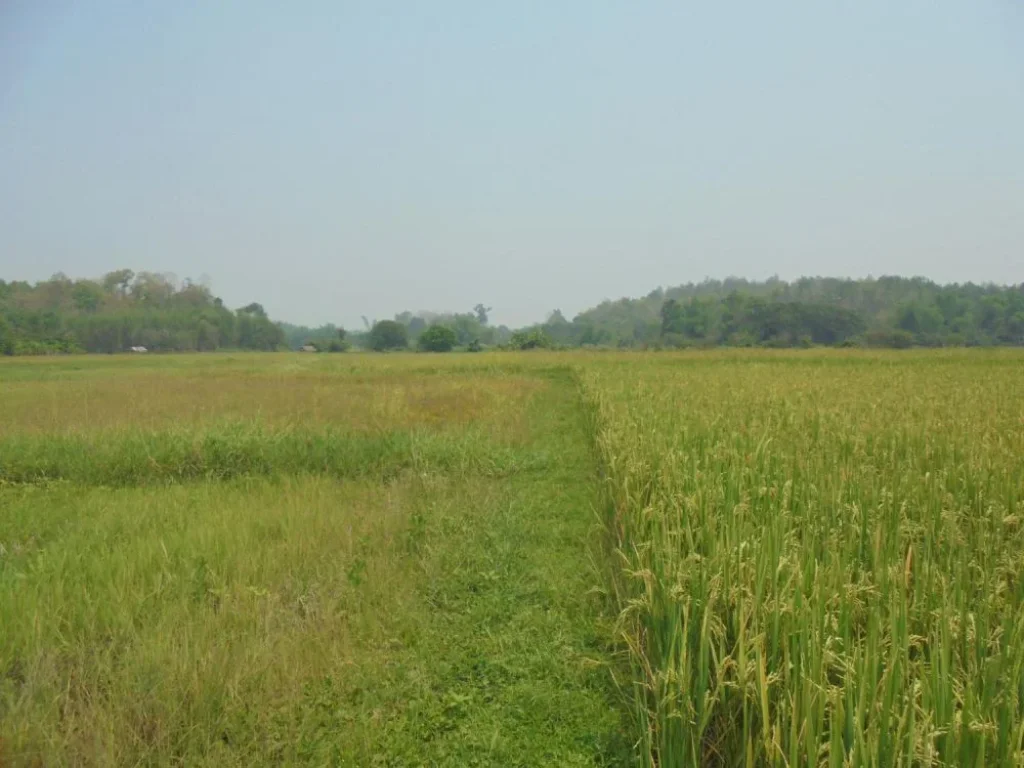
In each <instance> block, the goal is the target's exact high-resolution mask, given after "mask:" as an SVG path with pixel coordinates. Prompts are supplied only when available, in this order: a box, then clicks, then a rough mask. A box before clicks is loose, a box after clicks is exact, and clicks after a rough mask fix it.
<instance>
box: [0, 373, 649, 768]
mask: <svg viewBox="0 0 1024 768" xmlns="http://www.w3.org/2000/svg"><path fill="white" fill-rule="evenodd" d="M541 382H542V386H540V387H537V388H536V389H535V390H534V391H532V392H531V393H530V394H529V395H528V396H527V397H525V399H523V400H520V401H519V402H517V403H516V404H513V405H510V406H508V408H509V409H515V408H523V409H524V410H523V413H522V414H521V417H517V418H516V427H515V429H516V433H517V434H516V437H515V441H516V445H517V447H516V448H515V453H514V454H509V452H508V450H506V449H501V450H500V451H499V453H498V454H497V455H499V456H501V457H507V456H513V455H514V456H518V457H520V458H521V459H522V460H521V461H519V460H518V459H517V460H516V461H518V463H517V464H511V465H509V466H505V465H504V464H500V463H499V464H495V462H494V461H490V460H487V461H481V462H467V461H464V460H459V461H443V460H440V459H443V458H444V457H443V456H440V457H439V459H438V460H436V461H434V460H431V461H419V462H418V463H416V464H415V465H414V466H412V467H409V466H407V465H406V464H405V463H402V464H401V465H398V466H397V468H396V470H395V471H394V472H388V473H382V474H380V475H379V477H378V478H377V479H375V478H372V477H365V476H353V477H340V478H339V477H336V476H331V475H329V474H324V473H313V474H309V473H307V472H303V471H301V470H300V471H295V470H293V469H290V468H287V467H286V468H284V469H283V470H282V472H281V473H280V474H274V473H269V474H264V475H262V476H255V475H244V476H238V477H236V478H235V479H232V480H228V481H223V480H220V481H219V480H201V481H197V482H185V483H177V482H176V483H171V484H150V485H143V486H138V487H136V486H132V485H126V486H123V487H110V486H100V485H90V484H79V483H75V482H70V481H64V482H59V483H56V484H52V485H48V486H39V487H32V486H26V487H22V488H15V487H11V488H7V489H2V488H0V544H3V546H4V549H3V550H0V551H2V553H3V557H2V558H0V626H3V627H4V630H3V632H0V766H7V765H21V764H68V763H70V764H78V765H112V764H117V765H120V764H145V765H217V766H231V765H238V766H242V765H244V766H250V765H268V764H271V765H341V766H360V768H361V767H362V766H376V765H379V766H544V765H551V766H618V765H628V764H629V762H630V753H631V747H630V744H631V739H630V737H629V734H628V733H627V725H626V723H625V719H624V716H623V710H622V706H621V701H620V699H619V696H618V694H617V692H616V691H615V690H614V687H613V685H612V683H611V678H610V674H609V672H608V669H607V668H606V666H605V665H607V664H608V663H609V658H610V655H609V651H608V648H607V647H606V640H607V633H606V632H603V631H602V629H601V608H602V606H601V604H600V601H599V599H598V598H596V597H593V596H592V595H591V588H592V587H593V585H594V583H595V581H596V577H595V574H594V571H593V567H592V565H591V556H592V543H593V542H594V537H596V536H597V533H596V529H595V524H596V522H597V521H596V518H595V515H594V509H595V504H596V501H597V493H598V485H597V482H596V474H595V473H596V467H595V461H594V455H593V454H592V452H591V446H590V441H589V436H588V434H587V432H586V425H585V422H584V412H583V410H582V406H581V404H580V402H579V399H578V396H577V392H576V387H575V385H574V382H573V381H572V379H571V377H570V376H569V375H568V374H567V373H564V372H552V373H548V374H546V375H544V376H543V377H542V378H541ZM512 412H513V413H518V411H512ZM502 439H505V438H502ZM431 445H433V443H431ZM444 445H445V444H442V443H438V444H437V447H436V451H443V450H444ZM451 446H452V448H453V450H457V451H459V452H463V451H464V450H465V446H464V445H462V444H460V443H458V442H457V441H453V442H452V443H451ZM480 450H481V451H482V452H486V451H487V450H488V447H487V445H486V444H485V443H484V442H481V443H480ZM435 458H438V457H435ZM482 458H488V457H487V456H483V455H482ZM503 460H504V459H503ZM509 461H512V459H509ZM481 467H498V468H499V469H500V470H501V471H499V472H493V471H482V470H481Z"/></svg>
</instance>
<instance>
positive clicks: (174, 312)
mask: <svg viewBox="0 0 1024 768" xmlns="http://www.w3.org/2000/svg"><path fill="white" fill-rule="evenodd" d="M490 312H491V307H489V306H487V305H485V304H483V303H478V304H476V305H475V306H474V307H473V308H472V309H471V310H469V311H466V312H454V313H433V312H418V313H412V312H402V313H401V314H399V315H396V316H395V318H394V319H393V320H384V321H381V322H379V323H371V322H370V321H369V319H367V318H365V317H364V318H363V323H364V325H365V330H361V331H359V332H357V333H355V332H354V333H346V332H345V331H344V330H343V329H341V328H339V327H337V326H335V325H331V324H328V325H324V326H321V327H319V328H309V327H306V326H300V325H290V324H288V323H274V322H272V321H271V320H270V319H269V318H268V316H267V311H266V309H265V308H264V307H263V305H262V304H260V303H258V302H252V303H250V304H247V305H246V306H244V307H241V308H239V309H237V310H235V311H232V310H230V309H228V308H227V307H225V306H224V302H223V301H221V300H220V299H219V298H217V297H215V296H213V295H212V294H211V292H210V290H209V289H208V288H207V287H206V286H204V285H200V284H196V283H194V282H192V281H190V280H185V281H184V282H179V281H177V280H176V279H175V278H173V277H172V276H170V275H164V274H158V273H154V272H137V273H136V272H134V271H133V270H130V269H119V270H115V271H113V272H109V273H107V274H106V275H104V276H102V277H101V278H99V279H97V280H73V279H71V278H69V277H67V276H66V275H64V274H56V275H54V276H53V277H52V278H50V279H49V280H43V281H40V282H38V283H34V284H31V283H27V282H19V281H13V282H5V281H4V280H0V354H6V355H12V354H46V353H54V352H79V351H86V352H123V351H126V350H128V349H130V348H131V347H146V348H148V349H151V350H153V351H206V350H216V349H254V350H274V349H279V348H282V347H284V346H288V347H291V348H293V349H298V348H299V347H302V346H306V345H312V346H314V347H315V348H317V349H320V350H325V351H344V350H346V349H348V348H349V347H350V346H352V345H355V346H358V347H362V348H365V349H404V348H406V347H408V346H409V344H410V343H412V344H414V345H416V346H417V347H418V348H420V349H430V348H433V347H434V346H437V345H440V346H446V345H447V344H448V342H449V341H451V335H449V333H448V332H449V331H450V333H451V334H452V335H454V339H455V341H454V343H453V344H452V346H451V347H449V348H455V347H459V348H464V349H467V350H472V351H477V350H481V349H485V348H487V347H495V346H508V347H511V348H514V349H530V348H536V347H548V346H554V347H578V346H601V347H686V346H718V345H734V346H754V345H758V346H807V345H818V344H820V345H866V346H882V347H896V348H902V347H910V346H939V345H947V346H960V345H963V346H994V345H1017V346H1024V284H1021V285H1017V286H996V285H975V284H973V283H965V284H959V285H939V284H936V283H934V282H931V281H930V280H925V279H923V278H902V277H880V278H877V279H875V278H868V279H864V280H850V279H837V278H821V277H814V278H801V279H799V280H796V281H794V282H786V281H783V280H779V279H777V278H773V279H770V280H766V281H763V282H757V281H747V280H742V279H737V278H729V279H727V280H706V281H704V282H702V283H689V284H686V285H680V286H676V287H674V288H665V289H663V288H658V289H656V290H653V291H651V292H650V293H649V294H647V295H646V296H644V297H642V298H636V299H625V298H624V299H619V300H617V301H605V302H602V303H601V304H599V305H598V306H596V307H593V308H592V309H588V310H586V311H584V312H581V313H579V314H578V315H576V316H575V317H574V318H573V319H572V320H569V319H567V318H566V316H565V315H564V314H563V313H562V312H561V311H559V310H557V309H556V310H554V311H553V312H552V313H551V314H550V315H549V316H548V318H547V320H546V321H545V322H543V323H538V324H537V325H534V326H530V327H527V328H523V329H520V330H519V331H517V332H515V333H513V331H512V330H511V329H509V328H508V327H506V326H504V325H500V326H494V325H491V324H490V322H489V319H490V318H489V316H490ZM441 327H443V328H444V329H446V330H445V331H439V330H433V329H435V328H441ZM442 334H443V336H444V339H443V340H442V339H441V338H440V336H441V335H442ZM424 336H425V337H426V338H425V340H424V341H423V342H422V344H421V343H420V341H419V340H420V338H421V337H424Z"/></svg>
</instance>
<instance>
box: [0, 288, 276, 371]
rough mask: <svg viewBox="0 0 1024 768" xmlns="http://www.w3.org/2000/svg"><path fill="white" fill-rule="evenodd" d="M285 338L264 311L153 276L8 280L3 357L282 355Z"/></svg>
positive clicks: (0, 305) (2, 295)
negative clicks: (233, 305) (136, 352)
mask: <svg viewBox="0 0 1024 768" xmlns="http://www.w3.org/2000/svg"><path fill="white" fill-rule="evenodd" d="M284 342H285V337H284V332H283V331H282V330H281V328H280V327H278V326H277V325H276V324H275V323H273V322H272V321H271V320H270V319H269V318H268V317H267V313H266V312H265V311H264V309H263V307H262V306H261V305H259V304H256V303H252V304H249V305H247V306H245V307H242V308H240V309H237V310H231V309H228V308H227V307H225V306H224V303H223V302H222V301H221V300H220V299H218V298H216V297H215V296H213V295H212V294H211V293H210V290H209V289H208V288H207V287H205V286H203V285H198V284H196V283H193V282H191V281H190V280H186V281H184V282H183V283H180V284H179V283H178V282H177V281H176V280H174V279H172V278H171V277H169V276H166V275H160V274H155V273H152V272H140V273H138V274H135V273H134V272H132V271H131V270H130V269H121V270H117V271H115V272H110V273H108V274H106V275H104V276H103V277H102V278H101V279H99V280H72V279H71V278H68V277H66V276H65V275H62V274H58V275H54V276H53V277H52V278H50V279H49V280H44V281H41V282H38V283H35V284H34V285H33V284H29V283H26V282H5V281H4V280H0V352H2V353H5V354H48V353H54V352H124V351H126V350H128V349H130V348H131V347H145V348H146V349H147V350H152V351H157V352H162V351H192V350H195V351H205V350H214V349H222V348H234V349H261V350H271V349H277V348H278V347H280V346H282V345H283V344H284Z"/></svg>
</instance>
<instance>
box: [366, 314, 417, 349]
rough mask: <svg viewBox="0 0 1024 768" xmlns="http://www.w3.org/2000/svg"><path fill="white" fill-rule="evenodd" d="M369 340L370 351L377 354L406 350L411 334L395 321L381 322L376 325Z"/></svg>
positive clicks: (371, 330)
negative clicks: (392, 350)
mask: <svg viewBox="0 0 1024 768" xmlns="http://www.w3.org/2000/svg"><path fill="white" fill-rule="evenodd" d="M367 340H368V342H369V347H370V349H372V350H374V351H375V352H384V351H386V350H389V349H405V348H406V347H408V346H409V334H408V332H407V331H406V329H405V326H404V325H402V324H401V323H399V322H397V321H395V320H381V321H380V322H377V323H374V326H373V328H371V329H370V333H369V336H368V339H367Z"/></svg>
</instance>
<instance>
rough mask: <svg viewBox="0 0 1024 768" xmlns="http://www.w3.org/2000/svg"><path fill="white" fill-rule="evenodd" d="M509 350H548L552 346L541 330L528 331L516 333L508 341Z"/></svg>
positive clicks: (552, 343)
mask: <svg viewBox="0 0 1024 768" xmlns="http://www.w3.org/2000/svg"><path fill="white" fill-rule="evenodd" d="M508 345H509V347H510V348H511V349H549V348H551V347H553V346H554V342H553V341H552V340H551V337H550V336H548V334H547V333H545V332H544V330H543V329H542V328H534V329H532V330H528V331H516V332H515V333H513V334H512V338H511V339H509V342H508Z"/></svg>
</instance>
